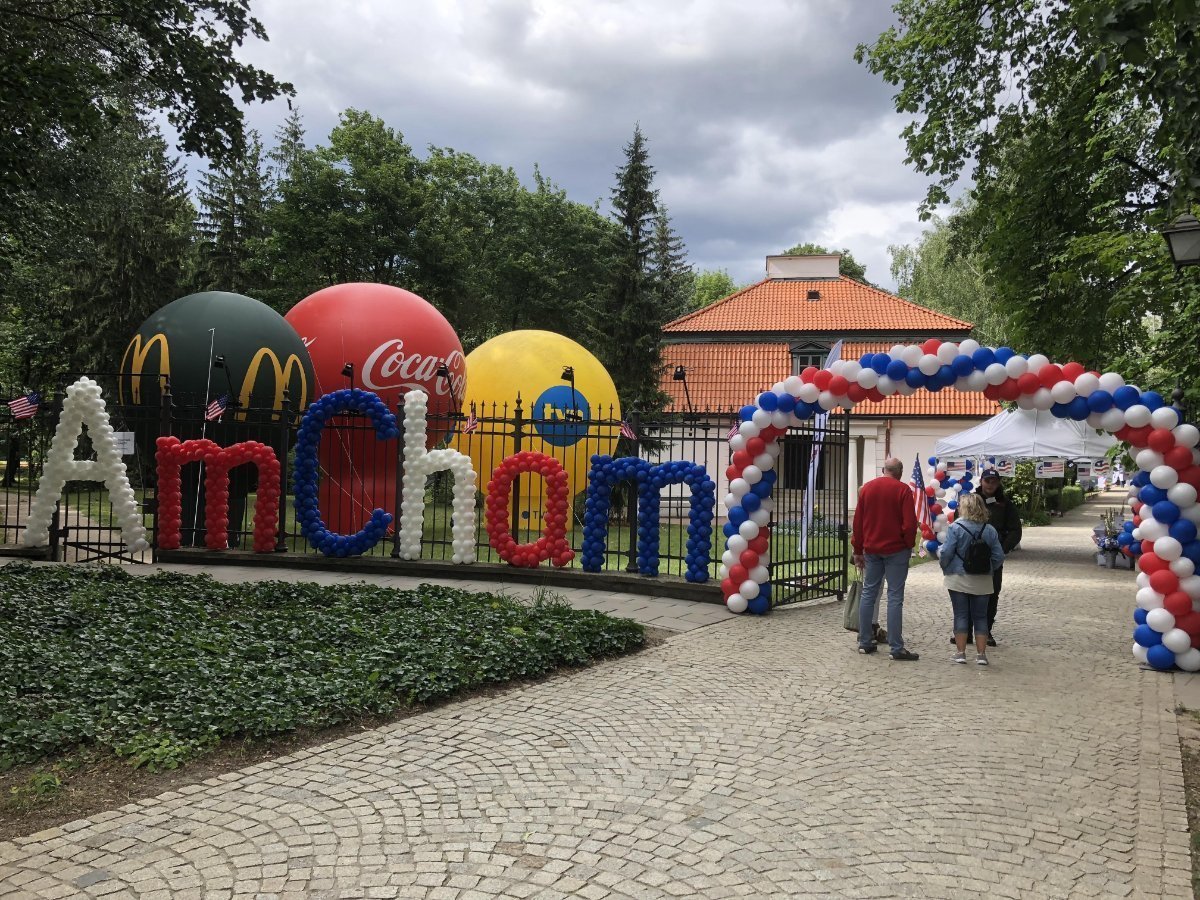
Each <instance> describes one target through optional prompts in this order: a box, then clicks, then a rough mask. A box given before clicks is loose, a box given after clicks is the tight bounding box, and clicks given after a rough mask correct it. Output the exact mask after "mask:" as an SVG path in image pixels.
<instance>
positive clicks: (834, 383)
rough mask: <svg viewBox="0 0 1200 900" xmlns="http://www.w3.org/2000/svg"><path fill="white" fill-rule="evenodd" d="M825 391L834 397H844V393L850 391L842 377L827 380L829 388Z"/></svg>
mask: <svg viewBox="0 0 1200 900" xmlns="http://www.w3.org/2000/svg"><path fill="white" fill-rule="evenodd" d="M826 390H828V391H829V393H831V394H833V396H835V397H845V396H846V392H847V391H848V390H850V382H849V381H848V380H847V379H846V377H845V376H844V375H834V376H833V377H832V378H830V379H829V387H828V388H826Z"/></svg>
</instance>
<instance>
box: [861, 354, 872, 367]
mask: <svg viewBox="0 0 1200 900" xmlns="http://www.w3.org/2000/svg"><path fill="white" fill-rule="evenodd" d="M858 364H859V365H860V366H862V367H863V368H864V369H873V368H875V354H874V353H864V354H863V355H862V356H860V357H859V358H858Z"/></svg>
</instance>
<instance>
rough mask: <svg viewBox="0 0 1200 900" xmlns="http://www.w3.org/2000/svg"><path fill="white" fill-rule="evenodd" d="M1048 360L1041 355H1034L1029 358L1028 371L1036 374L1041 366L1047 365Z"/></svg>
mask: <svg viewBox="0 0 1200 900" xmlns="http://www.w3.org/2000/svg"><path fill="white" fill-rule="evenodd" d="M1049 362H1050V360H1049V359H1048V358H1047V357H1046V356H1045V355H1044V354H1042V353H1035V354H1033V356H1031V357H1029V371H1030V372H1032V373H1033V374H1035V375H1036V374H1037V373H1038V372H1040V371H1041V369H1042V366H1045V365H1047V364H1049Z"/></svg>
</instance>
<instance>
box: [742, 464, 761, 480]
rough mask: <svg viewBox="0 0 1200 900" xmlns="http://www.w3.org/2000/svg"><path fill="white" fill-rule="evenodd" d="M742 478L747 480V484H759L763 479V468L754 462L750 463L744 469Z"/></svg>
mask: <svg viewBox="0 0 1200 900" xmlns="http://www.w3.org/2000/svg"><path fill="white" fill-rule="evenodd" d="M742 478H744V479H745V480H746V483H747V484H758V483H759V482H760V481H762V469H760V468H759V467H758V466H756V465H753V464H751V465H748V466H746V468H744V469H742Z"/></svg>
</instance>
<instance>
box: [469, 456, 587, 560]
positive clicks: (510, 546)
mask: <svg viewBox="0 0 1200 900" xmlns="http://www.w3.org/2000/svg"><path fill="white" fill-rule="evenodd" d="M527 473H528V474H531V475H539V476H541V477H543V478H545V479H546V510H545V515H544V516H543V517H542V527H543V531H542V535H541V537H539V538H538V539H537V540H536V541H534V542H533V543H531V544H518V543H517V542H516V540H515V539H514V538H513V535H512V531H511V530H510V528H509V510H508V504H509V497H510V496H511V494H512V483H513V479H514V478H516V477H517V476H518V475H522V474H527ZM489 485H491V487H490V488H489V492H488V497H487V501H486V505H485V513H484V519H485V523H486V525H487V533H488V543H489V544H490V545H491V546H492V549H494V550H495V551H496V552H497V553H498V554H499V555H500V558H501V559H502V560H504V561H505V562H506V563H508V564H509V565H511V566H515V567H517V568H520V569H532V568H535V567H536V566H537V565H539V564H540V563H543V562H545V561H546V560H550V562H551V564H552V565H554V566H557V567H559V568H561V567H562V566H565V565H567V563H569V562H570V561H571V560H572V559H574V558H575V551H574V550H572V549H571V545H570V544H569V543H568V542H567V529H566V522H567V512H568V510H569V507H570V496H571V492H570V486H569V479H568V478H567V473H566V471H565V470H564V469H563V467H562V463H560V462H559V461H558V460H557V459H555V458H554V457H553V456H547V455H545V454H544V453H534V452H531V451H528V450H523V451H521V452H520V453H515V454H513V455H512V456H509V457H506V458H505V459H504V460H503V461H501V463H500V465H498V466H496V469H495V471H494V472H492V477H491V480H490V481H489Z"/></svg>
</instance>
